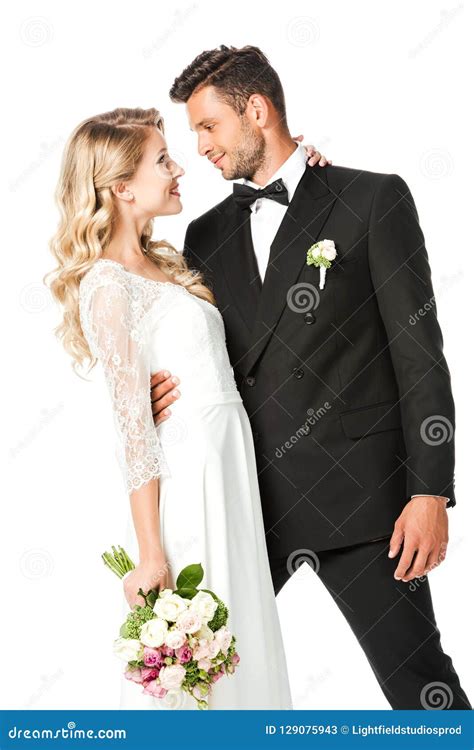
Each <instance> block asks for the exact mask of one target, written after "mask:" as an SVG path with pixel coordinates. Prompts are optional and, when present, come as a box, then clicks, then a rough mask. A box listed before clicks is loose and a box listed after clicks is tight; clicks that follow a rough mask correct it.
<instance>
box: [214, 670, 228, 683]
mask: <svg viewBox="0 0 474 750" xmlns="http://www.w3.org/2000/svg"><path fill="white" fill-rule="evenodd" d="M224 674H225V671H224V670H223V669H220V670H219V671H218V672H216V673H215V674H213V675H211V680H212V682H217V680H220V679H221V677H223V676H224Z"/></svg>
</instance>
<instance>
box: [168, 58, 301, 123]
mask: <svg viewBox="0 0 474 750" xmlns="http://www.w3.org/2000/svg"><path fill="white" fill-rule="evenodd" d="M204 86H213V87H214V88H215V89H216V90H217V91H218V92H219V96H220V98H221V99H222V100H223V101H225V102H226V103H227V104H229V105H230V106H231V107H232V108H233V109H234V110H235V111H236V112H237V114H238V115H243V114H244V112H245V109H246V106H247V102H248V99H249V97H250V96H251V95H252V94H263V95H264V96H266V97H267V98H268V99H269V100H270V101H271V102H272V104H273V106H274V107H275V109H276V111H277V112H278V114H279V116H280V119H281V122H282V123H283V124H284V125H286V109H285V96H284V94H283V87H282V85H281V81H280V79H279V77H278V74H277V72H276V71H275V70H274V69H273V68H272V66H271V65H270V63H269V62H268V60H267V58H266V57H265V55H264V54H263V52H262V50H260V49H259V48H258V47H252V46H250V45H247V46H246V47H240V48H238V47H226V46H225V45H224V44H221V46H220V47H219V48H218V49H211V50H206V51H205V52H201V54H200V55H198V56H197V57H196V58H195V59H194V60H193V61H192V63H191V64H190V65H188V66H187V68H185V69H184V70H183V72H182V73H181V75H179V76H178V77H177V78H176V79H175V81H174V83H173V85H172V87H171V89H170V97H171V100H172V101H173V102H187V101H188V99H189V98H190V96H191V95H192V94H194V93H195V92H197V91H199V90H200V89H202V88H204Z"/></svg>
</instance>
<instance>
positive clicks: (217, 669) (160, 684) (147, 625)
mask: <svg viewBox="0 0 474 750" xmlns="http://www.w3.org/2000/svg"><path fill="white" fill-rule="evenodd" d="M112 550H113V554H111V553H110V552H104V554H103V555H102V559H103V561H104V563H105V564H106V565H107V566H108V567H109V568H110V569H111V570H112V571H113V572H114V573H115V574H116V575H117V576H118V577H119V578H123V577H124V575H126V574H127V573H128V572H129V571H130V570H133V568H134V567H135V565H134V564H133V562H132V560H130V558H129V556H128V555H127V553H126V552H125V550H124V549H123V548H122V547H120V546H119V548H118V550H117V549H116V548H115V547H112ZM203 576H204V571H203V568H202V565H200V564H197V565H188V566H187V567H186V568H183V570H182V571H181V573H180V574H179V576H178V578H177V580H176V586H177V588H176V590H175V591H173V590H172V589H163V590H162V591H160V592H158V591H157V590H156V589H152V590H150V591H149V592H147V593H145V592H144V591H143V590H142V589H139V591H138V593H139V595H140V596H142V597H143V600H144V603H143V605H138V604H136V605H135V606H134V608H133V610H132V611H131V612H130V613H129V614H128V615H127V619H126V621H125V622H124V623H123V625H122V627H121V628H120V637H119V638H117V639H116V640H115V641H114V652H115V654H116V655H117V656H118V657H119V658H120V659H122V660H123V661H125V662H127V666H126V668H125V672H124V675H125V677H126V678H127V679H128V680H133V682H136V683H137V684H139V685H141V686H142V687H143V692H144V693H146V694H148V695H152V696H154V697H155V698H165V697H166V696H168V701H173V702H176V701H179V699H180V697H184V694H185V693H189V694H190V695H191V696H192V697H193V698H195V700H196V701H197V704H198V708H200V709H206V708H208V703H207V700H206V698H207V697H209V695H210V694H211V690H212V687H213V685H214V683H215V682H217V681H218V680H220V678H221V677H223V676H224V675H231V674H233V673H234V671H235V667H236V665H237V664H238V663H239V661H240V657H239V655H238V653H237V652H236V650H235V640H236V639H235V636H233V635H232V633H231V632H230V631H229V630H228V628H227V627H226V623H227V617H228V609H227V607H226V606H225V604H224V602H222V601H221V600H220V599H219V598H218V597H217V596H216V594H214V593H213V592H212V591H208V590H207V589H199V590H198V588H197V586H198V585H199V584H200V583H201V581H202V579H203Z"/></svg>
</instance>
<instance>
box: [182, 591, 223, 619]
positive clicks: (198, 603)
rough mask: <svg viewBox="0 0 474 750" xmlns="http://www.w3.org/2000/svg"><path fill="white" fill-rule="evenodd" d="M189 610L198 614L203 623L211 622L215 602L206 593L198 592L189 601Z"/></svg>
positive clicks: (214, 610) (215, 607)
mask: <svg viewBox="0 0 474 750" xmlns="http://www.w3.org/2000/svg"><path fill="white" fill-rule="evenodd" d="M189 609H190V610H191V611H193V612H198V614H200V615H201V617H202V619H203V621H204V622H208V621H209V620H212V618H213V617H214V614H215V612H216V609H217V602H216V601H215V599H214V598H213V597H212V596H211V595H210V594H208V593H207V592H206V591H198V593H197V594H196V596H194V597H193V598H192V599H191V604H190V605H189Z"/></svg>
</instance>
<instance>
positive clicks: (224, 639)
mask: <svg viewBox="0 0 474 750" xmlns="http://www.w3.org/2000/svg"><path fill="white" fill-rule="evenodd" d="M214 638H215V639H216V641H217V643H218V644H219V646H220V649H221V651H223V652H224V654H227V650H228V648H229V646H230V643H231V641H232V633H231V632H230V630H228V629H227V628H226V626H225V625H223V626H222V627H221V628H219V630H216V632H215V633H214Z"/></svg>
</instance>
